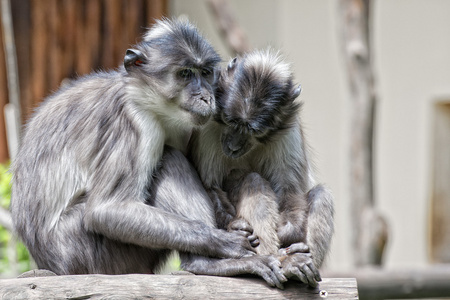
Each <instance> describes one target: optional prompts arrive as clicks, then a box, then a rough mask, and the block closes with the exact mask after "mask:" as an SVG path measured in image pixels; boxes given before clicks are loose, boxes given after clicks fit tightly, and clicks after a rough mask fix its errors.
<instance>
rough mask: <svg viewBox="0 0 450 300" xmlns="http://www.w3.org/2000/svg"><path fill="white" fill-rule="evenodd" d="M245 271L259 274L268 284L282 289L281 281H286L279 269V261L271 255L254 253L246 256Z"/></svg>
mask: <svg viewBox="0 0 450 300" xmlns="http://www.w3.org/2000/svg"><path fill="white" fill-rule="evenodd" d="M242 260H245V266H244V268H243V269H245V271H246V272H248V273H251V274H255V275H259V276H261V277H262V278H263V279H264V280H265V281H266V282H267V283H268V284H269V285H270V286H276V287H277V288H279V289H283V283H284V282H286V281H287V278H286V276H285V275H284V274H283V270H282V269H281V263H280V261H279V260H278V259H277V258H276V257H275V256H273V255H264V256H262V255H255V256H252V257H246V258H243V259H242Z"/></svg>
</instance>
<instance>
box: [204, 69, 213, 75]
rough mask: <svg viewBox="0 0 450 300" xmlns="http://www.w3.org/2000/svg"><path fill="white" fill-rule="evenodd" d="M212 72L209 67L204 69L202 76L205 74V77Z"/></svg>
mask: <svg viewBox="0 0 450 300" xmlns="http://www.w3.org/2000/svg"><path fill="white" fill-rule="evenodd" d="M211 74H212V72H211V70H208V69H203V70H202V76H204V77H208V76H209V75H211Z"/></svg>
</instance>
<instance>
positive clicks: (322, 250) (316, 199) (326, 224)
mask: <svg viewBox="0 0 450 300" xmlns="http://www.w3.org/2000/svg"><path fill="white" fill-rule="evenodd" d="M307 199H308V205H309V216H308V223H307V224H308V225H307V233H306V244H307V245H308V247H309V250H310V252H311V254H312V258H313V262H314V265H315V266H316V267H317V268H320V266H321V265H322V263H323V260H324V258H325V255H326V254H327V253H328V250H329V248H330V244H331V238H332V236H333V233H334V204H333V196H332V195H331V192H330V191H329V190H327V189H326V188H325V187H324V186H322V185H320V184H319V185H316V186H315V187H313V188H312V189H311V190H310V191H309V192H308V194H307Z"/></svg>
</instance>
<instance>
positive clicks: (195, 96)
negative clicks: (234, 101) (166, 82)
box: [174, 67, 216, 125]
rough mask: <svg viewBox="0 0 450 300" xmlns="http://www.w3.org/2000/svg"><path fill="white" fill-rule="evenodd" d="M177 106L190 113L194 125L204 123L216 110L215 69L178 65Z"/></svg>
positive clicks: (176, 76)
mask: <svg viewBox="0 0 450 300" xmlns="http://www.w3.org/2000/svg"><path fill="white" fill-rule="evenodd" d="M174 77H175V80H176V81H177V85H178V86H180V87H182V89H181V91H180V93H179V96H178V105H179V107H180V108H181V109H182V110H184V111H185V112H187V113H188V114H190V116H191V120H192V123H194V124H195V125H203V124H205V123H206V122H207V121H208V120H209V118H210V116H211V115H213V114H214V112H215V110H216V101H215V97H214V87H215V82H216V80H215V77H216V75H215V69H214V68H213V67H204V68H193V67H180V68H178V70H177V71H176V72H175V76H174Z"/></svg>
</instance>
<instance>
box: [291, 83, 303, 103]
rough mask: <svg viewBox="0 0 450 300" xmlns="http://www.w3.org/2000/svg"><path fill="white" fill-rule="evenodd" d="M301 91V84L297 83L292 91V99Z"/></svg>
mask: <svg viewBox="0 0 450 300" xmlns="http://www.w3.org/2000/svg"><path fill="white" fill-rule="evenodd" d="M301 92H302V85H301V84H299V85H298V87H296V88H295V89H294V90H293V91H292V95H291V97H292V100H294V99H295V98H297V97H298V96H300V93H301Z"/></svg>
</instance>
